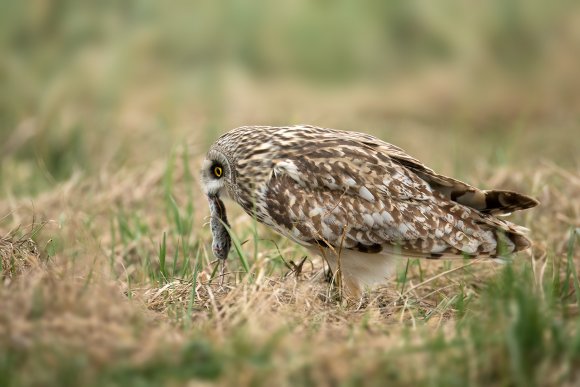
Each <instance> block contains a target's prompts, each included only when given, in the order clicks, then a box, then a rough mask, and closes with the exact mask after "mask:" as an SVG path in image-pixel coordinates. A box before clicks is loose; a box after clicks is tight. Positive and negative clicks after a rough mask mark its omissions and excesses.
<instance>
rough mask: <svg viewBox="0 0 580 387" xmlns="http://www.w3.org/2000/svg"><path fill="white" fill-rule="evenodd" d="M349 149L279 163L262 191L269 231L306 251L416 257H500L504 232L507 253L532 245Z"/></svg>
mask: <svg viewBox="0 0 580 387" xmlns="http://www.w3.org/2000/svg"><path fill="white" fill-rule="evenodd" d="M351 144H352V142H345V145H343V146H338V147H337V146H335V147H333V148H332V149H327V148H325V147H320V148H319V149H316V150H314V151H309V152H307V153H305V154H302V155H295V156H292V157H288V158H286V159H283V160H276V161H275V163H274V168H273V171H272V175H271V179H270V180H269V182H268V186H267V189H266V190H265V192H264V195H265V196H264V199H265V201H264V203H265V208H264V211H267V212H268V217H269V218H270V219H271V220H272V222H271V224H270V226H272V227H274V228H275V229H277V231H279V232H280V233H282V234H284V235H286V236H288V237H289V238H291V239H293V240H295V241H296V242H298V243H301V244H303V245H306V246H312V245H320V246H323V247H329V248H334V249H343V248H345V249H353V250H358V251H361V252H368V253H379V252H387V253H393V252H398V253H400V254H402V255H406V256H416V257H431V258H438V257H441V256H454V255H458V256H461V255H464V254H467V255H473V256H474V255H479V254H490V255H495V254H496V249H497V244H498V243H497V239H498V238H500V237H501V235H500V234H503V235H507V238H504V239H506V240H505V241H504V242H505V243H506V244H507V245H508V247H507V249H508V250H509V251H506V252H510V251H513V250H519V249H521V248H524V247H527V245H528V241H527V239H526V238H525V237H523V236H521V234H520V230H517V229H515V227H516V226H513V225H512V224H511V223H509V222H505V221H502V220H499V219H496V218H493V217H492V216H490V215H486V214H483V213H481V212H479V211H476V210H473V209H471V208H469V207H467V206H465V205H462V204H459V203H456V202H453V201H451V200H448V199H447V198H446V197H445V195H443V194H442V193H440V192H438V191H437V190H434V189H433V188H432V187H431V186H430V185H429V183H428V182H427V181H426V180H425V179H423V178H421V177H420V176H419V175H418V174H417V173H415V172H414V171H413V170H411V169H408V168H406V167H404V166H403V165H401V164H400V163H398V162H396V161H395V160H393V159H392V158H391V157H390V156H388V155H385V154H384V153H383V152H378V151H373V150H372V149H369V148H367V147H360V146H353V145H351ZM498 230H502V231H501V233H500V232H498Z"/></svg>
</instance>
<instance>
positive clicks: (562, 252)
mask: <svg viewBox="0 0 580 387" xmlns="http://www.w3.org/2000/svg"><path fill="white" fill-rule="evenodd" d="M467 3H468V2H460V1H457V0H445V1H442V2H437V5H435V3H431V2H427V1H419V0H417V1H404V2H380V1H365V2H361V4H360V5H358V6H354V5H353V4H354V3H351V2H348V1H336V2H330V1H315V2H311V1H306V0H298V1H292V2H285V3H278V4H276V5H274V4H273V3H272V2H268V1H265V0H261V1H252V2H248V3H247V4H242V2H237V1H225V2H213V1H209V0H207V1H195V2H190V1H184V0H178V1H175V2H167V3H165V2H154V1H141V2H138V1H126V2H115V1H105V0H104V1H99V2H95V3H94V4H92V5H89V4H88V3H87V4H85V5H83V4H81V2H76V1H73V0H64V1H55V2H44V1H30V2H17V1H5V2H2V3H1V4H0V80H1V85H2V87H1V88H0V258H1V270H0V386H80V385H83V386H91V385H95V386H122V385H123V386H124V385H138V386H149V385H151V386H157V385H175V386H178V385H198V384H200V385H213V384H217V385H240V386H246V385H252V386H261V385H321V386H327V385H328V386H335V385H363V386H367V385H368V386H374V385H377V386H378V385H381V386H382V385H393V386H395V385H401V386H407V385H429V386H468V385H469V386H533V385H537V386H577V385H579V384H580V309H579V308H580V281H579V279H578V268H579V267H580V200H579V198H580V77H579V76H578V68H580V7H578V6H577V5H576V4H575V3H574V2H572V1H565V0H556V1H553V2H541V1H527V0H509V1H505V0H494V1H488V2H482V3H477V4H476V3H473V2H469V4H467ZM298 123H305V124H313V125H318V126H324V127H331V128H337V129H344V130H356V131H363V132H367V133H371V134H374V135H376V136H378V137H380V138H382V139H383V140H385V141H388V142H391V143H394V144H396V145H398V146H400V147H402V148H403V149H405V150H406V151H408V153H410V154H411V155H413V156H414V157H416V158H418V159H420V160H421V161H423V162H424V163H425V164H427V165H429V166H430V167H432V168H434V169H435V170H436V171H438V172H440V173H443V174H447V175H450V176H454V177H456V178H459V179H462V180H465V181H467V182H469V183H471V184H473V185H476V186H479V187H482V188H487V189H489V188H502V189H511V190H516V191H520V192H523V193H527V194H529V195H531V196H534V197H536V198H537V199H538V200H539V201H540V202H541V205H540V206H539V207H537V208H535V209H532V210H529V211H526V212H520V213H515V214H513V215H512V216H511V218H510V219H512V220H513V221H514V222H516V223H519V224H521V225H524V226H526V227H528V228H529V229H530V237H531V238H532V239H533V240H534V247H533V249H532V250H531V251H528V252H525V253H521V254H518V255H517V256H514V257H513V259H512V260H511V261H510V262H505V263H497V262H491V261H485V260H458V261H453V262H451V261H445V262H433V261H425V260H409V261H402V262H401V264H400V267H399V268H398V270H397V276H396V278H393V280H392V281H390V282H388V283H386V284H385V285H384V286H382V287H380V288H377V289H373V290H371V291H369V292H368V293H367V294H366V295H365V297H364V299H363V300H362V302H360V303H353V302H348V301H347V300H344V299H341V298H340V297H339V296H338V295H337V292H336V291H335V289H332V288H331V287H330V285H329V284H328V283H327V282H326V281H325V280H324V265H323V262H322V261H321V259H320V258H319V257H315V256H308V255H307V254H306V251H305V250H303V249H302V248H301V247H299V246H296V245H295V244H293V243H291V242H289V241H287V240H285V239H284V238H282V237H280V236H278V235H276V234H275V233H273V232H271V231H270V230H268V229H266V228H265V227H262V226H260V225H257V224H256V222H255V221H254V220H253V219H252V218H251V217H249V216H247V215H245V214H244V213H243V212H242V211H241V210H240V209H239V208H237V206H236V205H235V204H234V203H231V202H230V203H226V205H227V206H228V211H229V212H228V214H229V218H230V221H231V223H232V229H233V231H234V233H235V235H236V238H237V239H238V240H239V241H240V242H241V243H240V245H239V246H237V249H235V250H234V251H232V253H230V258H229V260H228V263H227V268H226V271H225V273H224V275H222V274H221V273H220V271H219V270H218V269H216V266H215V264H213V263H212V262H213V260H214V258H213V256H212V253H211V234H210V230H209V226H208V224H207V222H208V218H207V217H208V215H209V211H208V205H207V200H206V198H205V197H204V196H203V194H202V192H201V186H200V182H199V168H200V166H201V163H202V160H203V156H204V154H205V152H206V151H207V149H208V147H209V146H210V145H211V143H212V142H213V141H214V140H215V139H216V138H217V137H218V136H219V135H220V134H222V133H224V132H225V131H227V130H229V129H231V128H233V127H236V126H241V125H252V124H256V125H258V124H267V125H289V124H298ZM303 257H306V259H305V260H304V261H303ZM302 261H303V264H300V263H301V262H302Z"/></svg>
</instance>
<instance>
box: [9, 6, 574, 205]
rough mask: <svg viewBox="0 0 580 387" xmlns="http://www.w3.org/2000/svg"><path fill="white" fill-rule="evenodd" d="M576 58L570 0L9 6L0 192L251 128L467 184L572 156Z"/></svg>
mask: <svg viewBox="0 0 580 387" xmlns="http://www.w3.org/2000/svg"><path fill="white" fill-rule="evenodd" d="M579 68H580V6H579V5H578V2H577V1H573V0H554V1H540V0H490V1H482V2H473V1H460V0H442V1H437V2H432V1H427V0H423V1H421V0H405V1H378V0H377V1H358V2H355V1H346V0H336V1H331V0H316V1H306V0H294V1H286V2H273V1H266V0H255V1H240V0H224V1H219V2H218V1H210V0H200V1H184V0H176V1H171V2H161V1H151V0H150V1H112V0H100V1H97V2H81V1H75V0H60V1H56V0H55V1H44V0H30V1H11V0H7V1H2V2H0V81H1V83H0V85H1V87H0V161H1V167H0V197H1V196H5V195H7V194H16V195H23V194H36V193H38V192H41V191H42V190H45V189H47V188H49V187H51V186H52V185H54V184H55V183H58V182H59V181H63V180H65V179H67V178H69V177H70V176H71V175H72V174H73V173H75V171H79V172H82V173H84V174H89V175H90V174H94V173H97V172H99V171H102V170H112V169H115V168H120V167H133V166H138V165H140V166H143V165H144V166H146V165H147V164H148V163H151V162H152V160H156V159H158V158H162V157H165V156H166V155H167V152H169V151H170V150H171V149H172V148H173V147H174V146H175V145H176V144H180V143H183V142H193V143H194V144H195V145H194V149H195V150H194V151H195V153H196V154H199V155H201V154H203V153H204V150H205V149H206V147H207V146H208V145H209V144H210V143H211V141H213V139H215V137H216V136H217V135H218V134H219V133H222V132H224V131H226V130H228V129H230V128H232V127H235V126H240V125H248V124H294V123H309V124H314V125H319V126H327V127H335V128H339V129H348V130H358V131H366V132H371V133H375V134H377V135H379V136H381V138H383V139H385V140H387V141H390V142H393V143H396V144H398V145H400V146H402V147H404V148H406V149H408V150H409V151H410V152H411V153H412V154H414V155H415V156H417V157H419V158H421V159H423V160H424V161H426V162H428V163H431V164H432V165H433V166H434V167H436V168H441V169H443V170H454V171H455V172H456V173H458V174H459V176H460V177H461V176H462V175H463V174H465V173H466V172H465V170H466V169H467V168H471V167H473V166H474V165H477V163H478V162H479V163H492V164H493V165H501V164H503V163H517V164H522V165H532V166H533V165H535V164H536V163H540V162H542V160H546V159H547V160H553V161H555V162H556V163H558V164H562V165H565V166H566V165H577V164H578V161H579V156H578V154H579V153H580V152H579V150H580V140H579V138H580V77H579V76H578V69H579ZM442 155H443V156H444V157H443V156H442ZM450 156H451V157H450ZM449 160H451V161H449Z"/></svg>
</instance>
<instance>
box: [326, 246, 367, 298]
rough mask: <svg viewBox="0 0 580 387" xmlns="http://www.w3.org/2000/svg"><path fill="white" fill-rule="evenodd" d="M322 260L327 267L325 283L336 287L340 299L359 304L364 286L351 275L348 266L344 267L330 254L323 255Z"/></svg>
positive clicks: (337, 258)
mask: <svg viewBox="0 0 580 387" xmlns="http://www.w3.org/2000/svg"><path fill="white" fill-rule="evenodd" d="M324 259H325V260H326V262H327V263H328V266H329V269H328V270H327V271H326V272H325V279H326V281H327V282H329V283H330V284H332V285H334V286H336V288H337V289H338V291H339V295H340V296H341V298H342V297H344V298H345V299H346V300H347V301H354V302H356V303H360V300H361V298H362V297H363V294H364V285H363V284H362V283H361V282H360V281H359V280H358V279H357V278H356V277H355V276H353V275H352V273H351V272H350V271H349V270H348V265H347V267H344V264H343V261H342V260H341V259H340V258H339V257H337V256H336V255H335V254H333V253H330V252H328V254H325V255H324Z"/></svg>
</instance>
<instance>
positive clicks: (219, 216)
mask: <svg viewBox="0 0 580 387" xmlns="http://www.w3.org/2000/svg"><path fill="white" fill-rule="evenodd" d="M207 200H208V202H209V213H210V221H209V224H210V228H211V234H212V236H213V242H212V246H211V248H212V252H213V255H214V256H215V257H216V258H217V259H222V260H225V259H227V257H228V253H229V252H230V249H231V247H232V238H231V237H230V234H229V232H228V229H229V228H230V224H229V222H228V216H227V214H226V206H225V205H224V202H222V200H221V199H220V198H219V196H217V195H208V196H207Z"/></svg>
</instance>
